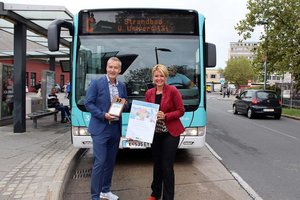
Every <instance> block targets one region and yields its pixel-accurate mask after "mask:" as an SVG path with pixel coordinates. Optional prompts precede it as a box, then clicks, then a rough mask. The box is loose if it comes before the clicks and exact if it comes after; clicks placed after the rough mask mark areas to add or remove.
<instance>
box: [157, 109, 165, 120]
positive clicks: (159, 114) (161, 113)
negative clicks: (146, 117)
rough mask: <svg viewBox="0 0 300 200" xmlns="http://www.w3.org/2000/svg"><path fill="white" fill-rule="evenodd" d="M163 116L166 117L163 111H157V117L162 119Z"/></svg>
mask: <svg viewBox="0 0 300 200" xmlns="http://www.w3.org/2000/svg"><path fill="white" fill-rule="evenodd" d="M165 117H166V115H165V113H164V112H162V111H158V113H157V119H160V120H164V119H165Z"/></svg>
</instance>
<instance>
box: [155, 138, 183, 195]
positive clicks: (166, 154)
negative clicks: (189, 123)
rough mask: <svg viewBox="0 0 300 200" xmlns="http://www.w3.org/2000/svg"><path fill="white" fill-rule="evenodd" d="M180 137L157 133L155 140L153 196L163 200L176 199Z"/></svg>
mask: <svg viewBox="0 0 300 200" xmlns="http://www.w3.org/2000/svg"><path fill="white" fill-rule="evenodd" d="M179 140H180V137H179V136H178V137H173V136H172V135H170V134H169V133H155V134H154V138H153V143H152V145H151V148H152V157H153V164H154V165H153V181H152V184H151V189H152V194H151V196H153V197H155V198H157V199H159V198H160V197H161V195H162V192H163V198H162V200H173V199H174V187H175V176H174V168H173V165H174V160H175V157H176V150H177V147H178V144H179Z"/></svg>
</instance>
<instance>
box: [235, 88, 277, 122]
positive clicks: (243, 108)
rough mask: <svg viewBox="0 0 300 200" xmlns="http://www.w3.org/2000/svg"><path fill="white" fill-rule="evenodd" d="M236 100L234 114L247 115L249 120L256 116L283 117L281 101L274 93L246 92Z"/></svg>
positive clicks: (265, 91) (266, 91)
mask: <svg viewBox="0 0 300 200" xmlns="http://www.w3.org/2000/svg"><path fill="white" fill-rule="evenodd" d="M236 98H237V99H236V100H235V101H234V102H233V105H232V108H233V114H238V113H241V114H246V115H247V117H248V118H249V119H251V118H253V117H254V116H256V115H264V116H267V115H270V116H274V118H275V119H280V117H281V112H282V107H281V99H280V98H279V96H278V95H277V94H276V93H275V92H273V91H268V90H245V91H243V92H242V93H241V94H240V95H237V96H236Z"/></svg>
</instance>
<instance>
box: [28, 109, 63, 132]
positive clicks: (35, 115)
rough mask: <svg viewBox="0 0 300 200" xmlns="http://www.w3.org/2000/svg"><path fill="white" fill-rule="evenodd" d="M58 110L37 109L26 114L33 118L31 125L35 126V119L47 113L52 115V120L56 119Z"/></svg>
mask: <svg viewBox="0 0 300 200" xmlns="http://www.w3.org/2000/svg"><path fill="white" fill-rule="evenodd" d="M58 112H59V111H58V110H38V111H36V112H32V113H29V114H27V116H28V117H29V118H30V119H32V120H33V127H34V128H37V120H38V119H40V118H43V117H46V116H49V115H54V121H57V113H58Z"/></svg>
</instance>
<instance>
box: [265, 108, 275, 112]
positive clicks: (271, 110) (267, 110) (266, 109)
mask: <svg viewBox="0 0 300 200" xmlns="http://www.w3.org/2000/svg"><path fill="white" fill-rule="evenodd" d="M264 112H274V109H268V108H265V109H264Z"/></svg>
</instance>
